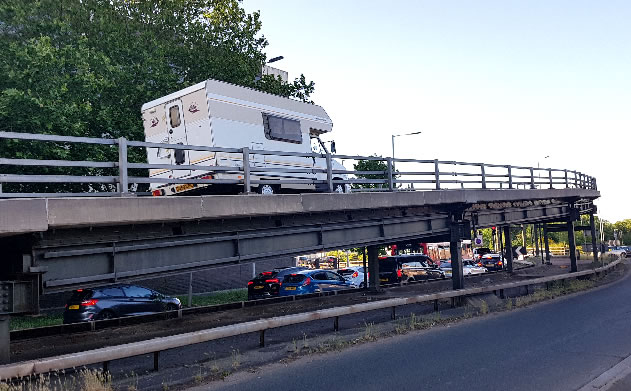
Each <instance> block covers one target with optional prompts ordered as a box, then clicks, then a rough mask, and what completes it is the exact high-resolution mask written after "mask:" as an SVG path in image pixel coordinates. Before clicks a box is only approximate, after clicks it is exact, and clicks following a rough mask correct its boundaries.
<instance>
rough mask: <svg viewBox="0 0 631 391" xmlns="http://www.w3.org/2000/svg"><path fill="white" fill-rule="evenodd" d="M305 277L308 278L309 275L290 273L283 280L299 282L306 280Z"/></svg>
mask: <svg viewBox="0 0 631 391" xmlns="http://www.w3.org/2000/svg"><path fill="white" fill-rule="evenodd" d="M305 278H307V276H305V275H304V274H288V275H286V276H285V278H284V279H283V282H288V283H292V282H293V283H298V282H302V281H304V279H305Z"/></svg>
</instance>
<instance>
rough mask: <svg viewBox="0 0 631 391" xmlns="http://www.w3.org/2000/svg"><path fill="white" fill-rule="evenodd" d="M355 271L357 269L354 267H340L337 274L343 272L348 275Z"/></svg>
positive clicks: (342, 273)
mask: <svg viewBox="0 0 631 391" xmlns="http://www.w3.org/2000/svg"><path fill="white" fill-rule="evenodd" d="M353 273H355V270H353V269H340V270H338V271H337V274H341V275H343V276H348V275H349V274H353Z"/></svg>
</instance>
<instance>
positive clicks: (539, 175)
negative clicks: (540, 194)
mask: <svg viewBox="0 0 631 391" xmlns="http://www.w3.org/2000/svg"><path fill="white" fill-rule="evenodd" d="M549 157H550V155H546V156H544V157H543V160H544V161H545V160H546V159H547V158H549ZM539 168H540V167H539V160H537V177H538V179H539V180H541V171H539ZM539 185H541V184H539Z"/></svg>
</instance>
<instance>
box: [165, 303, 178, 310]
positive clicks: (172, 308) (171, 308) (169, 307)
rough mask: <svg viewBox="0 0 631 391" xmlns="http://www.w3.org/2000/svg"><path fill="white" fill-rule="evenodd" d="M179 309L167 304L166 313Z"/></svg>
mask: <svg viewBox="0 0 631 391" xmlns="http://www.w3.org/2000/svg"><path fill="white" fill-rule="evenodd" d="M179 309H180V308H179V307H178V306H177V305H175V304H167V311H177V310H179Z"/></svg>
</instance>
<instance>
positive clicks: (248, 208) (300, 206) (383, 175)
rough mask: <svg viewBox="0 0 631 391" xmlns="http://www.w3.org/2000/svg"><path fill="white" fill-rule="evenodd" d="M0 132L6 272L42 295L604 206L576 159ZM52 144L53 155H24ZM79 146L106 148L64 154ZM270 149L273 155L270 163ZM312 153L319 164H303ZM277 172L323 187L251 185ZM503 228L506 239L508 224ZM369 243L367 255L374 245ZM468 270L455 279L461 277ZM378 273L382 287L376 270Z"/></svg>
mask: <svg viewBox="0 0 631 391" xmlns="http://www.w3.org/2000/svg"><path fill="white" fill-rule="evenodd" d="M0 145H3V146H8V148H1V149H0V151H9V152H8V154H10V155H11V156H2V155H0V166H2V167H4V168H3V171H2V174H0V186H1V185H4V187H3V188H2V189H3V190H4V191H3V192H0V246H1V247H2V248H3V255H2V267H1V268H0V280H3V281H20V282H23V281H34V282H35V283H34V284H33V286H32V287H33V289H32V291H34V292H36V293H35V294H31V298H32V299H33V300H35V297H36V296H38V294H39V293H45V292H55V291H62V290H68V289H72V288H76V287H79V286H90V285H98V284H104V283H112V282H124V281H132V280H136V279H141V278H147V277H154V276H160V275H165V274H174V273H182V272H189V271H194V270H199V269H201V268H209V267H213V266H216V265H224V264H229V263H240V262H256V261H257V260H260V259H265V258H271V257H278V256H280V255H285V256H288V255H299V254H304V253H307V252H311V251H318V250H329V249H339V248H354V247H362V246H369V247H370V248H373V247H374V246H377V245H383V244H392V243H408V242H415V243H418V242H428V241H451V242H459V241H460V240H462V239H463V238H469V237H470V232H471V229H475V228H483V227H489V226H501V227H505V228H506V227H510V225H511V224H529V223H549V222H562V223H564V224H571V225H572V227H573V221H575V220H577V219H578V217H579V215H580V214H593V213H594V211H595V207H594V205H593V200H594V199H596V198H597V197H599V192H598V190H597V188H596V180H595V178H593V177H590V176H588V175H586V174H583V173H580V172H576V171H571V170H568V169H552V168H534V167H520V166H512V165H497V164H488V163H466V162H456V161H441V160H438V159H434V160H419V159H402V158H389V157H387V158H384V157H376V156H349V155H339V154H338V155H335V154H330V153H328V152H327V153H326V154H319V153H306V154H305V153H295V152H283V151H263V150H251V149H249V148H247V147H244V148H240V149H234V148H233V149H229V148H220V147H207V146H194V145H182V144H156V143H147V142H140V141H129V140H126V139H125V138H119V139H105V138H86V137H66V136H56V135H46V134H30V133H12V132H0ZM42 145H44V146H46V147H47V149H45V150H46V151H48V152H47V153H48V154H49V155H50V156H41V157H40V156H39V155H38V156H37V157H38V159H32V158H16V156H29V153H30V151H31V150H39V149H38V148H39V147H38V146H42ZM75 149H77V150H78V151H80V152H81V154H82V155H81V156H98V157H99V159H93V160H64V159H60V158H59V156H68V153H69V152H72V151H73V150H75ZM134 150H136V152H138V153H140V154H144V153H146V151H147V150H148V151H163V153H166V152H168V154H169V155H171V154H172V155H175V154H176V152H178V153H182V152H187V151H203V152H205V153H208V154H210V155H209V156H213V158H214V159H215V160H213V162H214V163H213V164H212V165H201V164H190V162H185V163H188V164H175V162H173V163H172V164H146V163H134V159H136V160H138V153H137V154H135V155H134V152H133V151H134ZM18 152H19V154H18ZM184 156H186V155H184ZM42 157H49V159H43V158H42ZM54 157H57V158H56V159H55V158H54ZM283 159H285V160H283ZM287 159H289V160H287ZM292 159H293V160H292ZM295 159H299V160H295ZM300 159H302V160H300ZM333 159H338V160H342V161H344V162H345V164H346V166H349V163H350V164H352V163H353V162H359V161H365V162H369V161H377V162H378V163H381V165H377V167H381V168H380V169H379V170H376V171H358V170H348V169H345V170H333V164H332V161H333ZM271 161H273V162H276V163H275V164H274V165H271V164H262V162H271ZM283 161H284V162H285V163H286V164H284V165H279V164H278V162H283ZM292 162H293V163H292ZM305 162H312V163H309V164H307V166H309V167H306V166H305V164H303V163H305ZM178 163H181V162H178ZM298 163H300V164H298ZM206 164H210V163H206ZM148 170H152V171H148ZM158 171H159V172H160V173H161V174H160V175H155V173H156V172H158ZM195 172H197V173H199V172H201V173H203V174H204V175H202V176H199V175H198V176H194V175H192V174H193V173H195ZM149 173H152V175H151V176H150V175H149ZM182 173H188V174H187V175H182ZM218 174H222V175H223V176H221V177H218V176H217V175H218ZM224 174H230V175H224ZM149 183H154V185H156V183H157V184H162V185H163V186H165V187H164V188H167V187H169V186H172V185H178V184H179V185H186V186H187V189H193V190H195V191H194V192H192V193H191V194H196V193H203V192H205V191H208V190H212V189H214V188H215V187H218V186H226V185H228V186H233V187H236V188H239V187H240V189H241V190H240V191H241V194H239V195H194V196H169V197H151V196H150V195H151V193H148V192H146V191H145V192H142V191H139V189H140V188H142V186H146V185H147V184H149ZM268 184H271V185H272V186H274V188H275V189H276V190H277V192H278V191H281V190H283V189H285V190H290V191H296V186H300V187H302V188H309V187H311V188H312V189H316V190H320V191H325V192H324V193H312V194H306V193H305V194H276V195H274V196H265V197H264V196H259V195H253V194H252V193H251V190H253V189H257V188H261V187H262V186H264V185H268ZM339 185H343V186H346V190H347V191H348V190H349V189H350V188H352V192H350V193H347V194H339V193H336V191H337V192H339V191H340V190H344V188H343V187H340V186H339ZM164 188H163V189H164ZM51 190H55V191H57V192H58V193H51ZM164 193H165V192H164V191H162V192H161V194H164ZM166 193H167V194H168V193H169V192H168V191H167V192H166ZM147 195H149V196H147ZM572 227H569V228H568V232H570V231H571V232H572V233H573V228H572ZM583 228H584V227H583ZM556 229H557V230H558V227H557V228H556ZM505 231H506V233H507V234H508V235H505V236H507V238H506V240H507V243H510V242H508V240H509V239H510V229H505ZM572 237H573V235H572ZM594 239H595V238H594ZM455 244H457V243H455ZM571 244H572V243H571ZM370 248H369V258H370V259H372V258H376V257H375V256H374V253H373V256H370V254H371V251H370ZM373 249H374V248H373ZM452 253H454V252H452ZM509 261H510V260H509ZM454 265H455V266H458V265H460V262H459V260H456V263H455V264H454ZM372 266H373V267H377V265H372ZM455 269H458V267H456V268H455ZM458 272H459V270H455V271H454V288H461V287H462V283H463V282H462V275H461V274H460V273H458ZM371 275H372V276H373V277H374V278H376V277H377V276H378V274H376V273H371ZM371 282H372V283H373V287H375V288H376V287H377V286H378V283H379V281H378V280H375V281H371ZM18 285H19V284H18ZM22 285H24V284H22ZM21 296H23V297H26V296H28V294H27V293H26V292H25V293H23V294H21ZM14 307H15V306H14ZM11 311H12V312H18V310H17V309H16V308H12V309H11Z"/></svg>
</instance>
